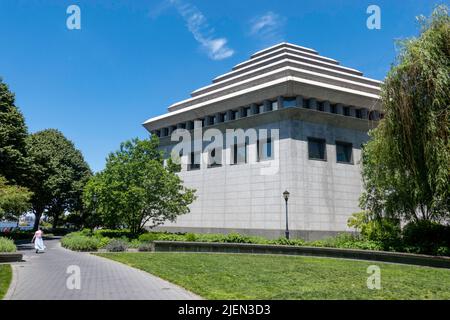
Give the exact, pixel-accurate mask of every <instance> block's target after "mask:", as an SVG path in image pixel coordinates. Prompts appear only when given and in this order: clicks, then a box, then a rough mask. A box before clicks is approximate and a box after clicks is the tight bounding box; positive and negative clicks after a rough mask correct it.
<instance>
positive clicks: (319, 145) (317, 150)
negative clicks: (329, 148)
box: [308, 138, 326, 160]
mask: <svg viewBox="0 0 450 320" xmlns="http://www.w3.org/2000/svg"><path fill="white" fill-rule="evenodd" d="M308 157H309V159H310V160H326V142H325V140H324V139H317V138H308Z"/></svg>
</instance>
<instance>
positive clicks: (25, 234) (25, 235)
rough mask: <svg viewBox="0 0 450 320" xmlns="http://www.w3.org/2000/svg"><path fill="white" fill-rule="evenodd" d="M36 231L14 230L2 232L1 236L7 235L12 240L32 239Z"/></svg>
mask: <svg viewBox="0 0 450 320" xmlns="http://www.w3.org/2000/svg"><path fill="white" fill-rule="evenodd" d="M33 235H34V232H32V231H24V230H17V229H15V230H13V231H12V232H0V237H5V238H8V239H12V240H25V239H29V240H31V239H32V238H33Z"/></svg>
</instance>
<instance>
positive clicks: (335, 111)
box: [331, 104, 337, 113]
mask: <svg viewBox="0 0 450 320" xmlns="http://www.w3.org/2000/svg"><path fill="white" fill-rule="evenodd" d="M331 112H332V113H337V107H336V105H335V104H332V105H331Z"/></svg>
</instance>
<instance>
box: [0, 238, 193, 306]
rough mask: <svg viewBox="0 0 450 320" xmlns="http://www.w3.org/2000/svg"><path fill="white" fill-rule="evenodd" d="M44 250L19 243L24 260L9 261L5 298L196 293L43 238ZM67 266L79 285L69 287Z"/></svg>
mask: <svg viewBox="0 0 450 320" xmlns="http://www.w3.org/2000/svg"><path fill="white" fill-rule="evenodd" d="M45 244H46V246H47V251H46V252H45V253H41V254H36V253H35V252H34V251H33V247H32V244H25V245H21V246H19V250H20V251H22V253H23V254H24V260H25V262H20V263H15V264H13V269H14V275H13V281H12V283H11V287H10V288H9V291H8V293H7V295H6V297H5V299H6V300H8V299H11V300H54V299H58V300H98V299H101V300H184V299H186V300H187V299H200V297H198V296H196V295H194V294H193V293H190V292H188V291H187V290H185V289H183V288H180V287H178V286H176V285H174V284H171V283H169V282H167V281H165V280H162V279H160V278H158V277H155V276H153V275H151V274H148V273H146V272H143V271H140V270H137V269H134V268H131V267H128V266H126V265H123V264H120V263H118V262H114V261H110V260H108V259H104V258H100V257H96V256H93V255H90V254H88V253H78V252H72V251H69V250H66V249H64V248H61V247H60V245H59V241H58V240H51V241H46V243H45ZM69 266H78V267H79V268H80V269H79V270H80V279H81V289H79V290H78V289H72V290H70V289H69V288H68V287H67V284H66V283H67V279H68V278H69V277H70V276H71V275H70V274H68V273H67V268H68V267H69Z"/></svg>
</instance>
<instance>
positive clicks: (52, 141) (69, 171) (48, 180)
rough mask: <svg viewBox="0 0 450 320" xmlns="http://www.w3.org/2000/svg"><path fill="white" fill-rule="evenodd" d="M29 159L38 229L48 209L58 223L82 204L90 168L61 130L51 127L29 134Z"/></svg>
mask: <svg viewBox="0 0 450 320" xmlns="http://www.w3.org/2000/svg"><path fill="white" fill-rule="evenodd" d="M27 153H28V156H29V160H30V174H29V176H30V179H29V181H28V184H27V185H28V186H29V187H30V189H31V191H33V193H34V195H33V198H32V204H33V212H34V214H35V217H36V220H35V225H34V228H35V229H37V227H38V226H39V221H40V218H41V216H42V214H43V213H44V212H45V213H46V214H47V215H48V216H50V217H51V218H52V220H53V227H56V226H57V225H58V223H59V221H60V219H61V216H62V215H63V214H64V213H65V212H73V211H79V210H80V209H81V208H82V194H83V188H84V186H85V184H86V182H87V181H88V180H89V178H90V176H91V170H90V169H89V166H88V164H87V163H86V161H85V160H84V158H83V155H82V154H81V152H80V151H79V150H77V149H76V148H75V146H74V144H73V143H72V142H71V141H69V140H68V139H67V138H66V137H64V135H63V134H62V133H61V132H59V131H58V130H54V129H48V130H44V131H40V132H37V133H34V134H32V135H30V136H29V137H28V138H27Z"/></svg>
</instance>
